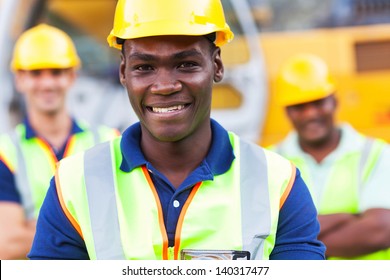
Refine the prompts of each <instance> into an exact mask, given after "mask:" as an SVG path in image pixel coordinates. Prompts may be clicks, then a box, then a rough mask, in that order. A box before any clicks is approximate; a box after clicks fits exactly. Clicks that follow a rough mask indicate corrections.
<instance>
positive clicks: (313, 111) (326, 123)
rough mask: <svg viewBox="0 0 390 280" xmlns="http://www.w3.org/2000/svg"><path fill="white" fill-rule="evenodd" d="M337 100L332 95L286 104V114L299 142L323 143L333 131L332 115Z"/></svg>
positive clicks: (307, 143) (309, 143)
mask: <svg viewBox="0 0 390 280" xmlns="http://www.w3.org/2000/svg"><path fill="white" fill-rule="evenodd" d="M336 105H337V102H336V99H335V98H334V96H333V95H330V96H328V97H326V98H323V99H319V100H316V101H312V102H307V103H302V104H297V105H293V106H288V107H287V108H286V111H287V115H288V117H289V119H290V121H291V122H292V124H293V126H294V128H295V129H296V131H297V133H298V135H299V139H300V141H301V143H303V144H306V145H310V146H313V145H314V146H316V145H321V144H324V143H325V142H326V141H327V140H329V139H330V138H331V135H332V133H333V132H334V131H335V124H334V121H335V120H334V117H335V112H336V107H337V106H336Z"/></svg>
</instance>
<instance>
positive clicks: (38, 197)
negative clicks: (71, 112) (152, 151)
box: [0, 124, 118, 218]
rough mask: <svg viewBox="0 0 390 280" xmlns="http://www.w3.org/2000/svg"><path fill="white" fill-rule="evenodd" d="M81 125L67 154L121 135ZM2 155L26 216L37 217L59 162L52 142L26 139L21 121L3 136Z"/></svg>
mask: <svg viewBox="0 0 390 280" xmlns="http://www.w3.org/2000/svg"><path fill="white" fill-rule="evenodd" d="M82 128H83V129H84V131H83V132H80V133H76V134H74V135H72V136H71V138H70V139H69V140H68V143H67V146H66V148H65V152H64V157H66V156H68V155H71V154H74V153H77V152H81V151H84V150H85V149H87V148H90V147H92V146H93V145H94V144H95V143H96V142H102V141H106V140H110V139H112V138H113V137H115V136H118V133H117V132H116V130H114V129H110V128H107V127H104V126H101V127H99V128H98V129H97V131H96V132H95V131H91V130H88V129H87V128H86V127H85V126H82ZM0 156H1V159H2V160H3V161H4V163H5V164H6V165H7V167H8V168H9V169H10V170H11V172H12V173H13V174H14V176H15V184H16V187H17V189H18V192H19V194H20V196H21V201H22V204H23V207H24V209H25V212H26V216H27V217H28V218H37V217H38V213H39V209H40V208H41V205H42V203H43V199H44V198H45V195H46V192H47V189H48V187H49V183H50V179H51V178H52V177H53V175H54V172H55V167H56V163H57V158H56V156H55V154H54V152H53V151H52V149H51V147H50V145H49V144H48V143H46V142H45V141H44V140H42V139H41V138H38V137H34V138H31V139H26V128H25V126H24V124H19V125H17V127H16V128H15V131H13V132H11V133H7V134H3V135H1V136H0Z"/></svg>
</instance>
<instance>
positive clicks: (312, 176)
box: [272, 53, 390, 259]
mask: <svg viewBox="0 0 390 280" xmlns="http://www.w3.org/2000/svg"><path fill="white" fill-rule="evenodd" d="M277 97H278V100H279V103H280V104H281V105H282V106H283V107H284V108H285V110H286V114H287V116H288V118H289V120H290V121H291V123H292V125H293V127H294V129H295V130H294V131H293V132H291V133H290V134H289V135H288V136H287V137H286V138H285V139H284V140H283V141H282V142H281V143H279V144H277V145H274V146H273V147H272V149H274V150H275V151H277V152H278V153H280V154H281V155H283V156H284V157H286V158H288V159H290V160H291V161H292V162H294V163H295V164H296V165H297V167H298V168H299V170H300V171H301V172H302V177H303V178H304V180H305V182H306V183H307V184H308V187H309V189H310V191H311V194H312V196H313V200H314V202H315V205H316V207H317V211H318V213H319V221H320V224H321V232H320V235H319V238H320V240H322V241H323V242H324V243H325V245H326V247H327V252H326V255H327V257H329V258H345V259H390V249H389V248H390V239H389V236H390V199H389V198H390V188H389V186H388V182H389V181H390V176H389V170H390V152H389V147H388V146H387V144H386V143H385V142H384V141H381V140H378V139H373V138H369V137H366V136H363V135H361V134H360V133H358V132H357V131H355V130H354V129H353V128H352V127H351V126H350V125H349V124H346V123H344V124H340V125H338V124H337V123H336V116H335V114H336V109H337V98H336V86H335V83H334V81H333V80H332V78H331V77H330V74H329V70H328V67H327V65H326V63H325V62H324V61H323V60H322V59H321V58H320V57H318V56H315V55H313V54H308V53H301V54H297V55H294V56H292V57H291V58H289V59H288V60H287V61H286V62H285V63H284V64H283V65H282V67H281V70H280V73H279V76H278V81H277Z"/></svg>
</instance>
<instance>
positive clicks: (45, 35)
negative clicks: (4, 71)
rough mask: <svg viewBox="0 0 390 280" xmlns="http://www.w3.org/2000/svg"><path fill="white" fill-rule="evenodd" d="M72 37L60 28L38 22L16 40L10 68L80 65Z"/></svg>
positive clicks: (31, 68)
mask: <svg viewBox="0 0 390 280" xmlns="http://www.w3.org/2000/svg"><path fill="white" fill-rule="evenodd" d="M80 64H81V63H80V58H79V57H78V55H77V52H76V48H75V46H74V44H73V42H72V39H71V38H70V37H69V36H68V35H67V34H66V33H65V32H63V31H62V30H60V29H58V28H55V27H53V26H49V25H47V24H39V25H37V26H35V27H33V28H31V29H29V30H27V31H25V32H24V33H23V34H22V35H21V36H20V37H19V39H18V40H17V41H16V44H15V48H14V53H13V58H12V61H11V69H12V70H13V71H17V70H37V69H49V68H61V69H65V68H72V67H79V66H80Z"/></svg>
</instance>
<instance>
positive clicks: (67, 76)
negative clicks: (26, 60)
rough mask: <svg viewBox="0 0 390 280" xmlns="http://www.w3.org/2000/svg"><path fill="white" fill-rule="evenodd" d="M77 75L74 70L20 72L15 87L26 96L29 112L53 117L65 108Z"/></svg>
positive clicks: (17, 74) (16, 74)
mask: <svg viewBox="0 0 390 280" xmlns="http://www.w3.org/2000/svg"><path fill="white" fill-rule="evenodd" d="M75 75H76V74H75V72H74V70H73V69H40V70H20V71H17V72H16V73H15V86H16V88H17V89H18V91H19V92H20V93H22V94H23V95H24V96H25V98H26V104H27V110H28V111H30V112H35V113H39V114H47V115H52V114H56V113H58V112H59V111H61V110H63V109H64V108H65V103H66V94H67V92H68V91H69V89H70V87H71V86H72V85H73V83H74V80H75Z"/></svg>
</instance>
